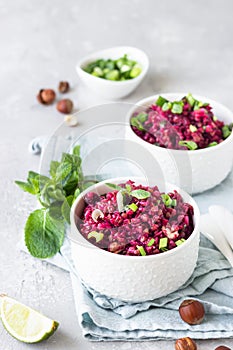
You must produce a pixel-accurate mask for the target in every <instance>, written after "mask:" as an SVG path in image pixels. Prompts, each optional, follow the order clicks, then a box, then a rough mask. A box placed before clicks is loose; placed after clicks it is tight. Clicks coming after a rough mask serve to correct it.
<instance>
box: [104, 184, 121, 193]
mask: <svg viewBox="0 0 233 350" xmlns="http://www.w3.org/2000/svg"><path fill="white" fill-rule="evenodd" d="M105 185H106V186H108V187H110V188H112V189H113V190H118V191H121V190H122V187H121V186H118V185H115V184H111V183H108V182H106V184H105Z"/></svg>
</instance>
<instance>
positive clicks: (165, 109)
mask: <svg viewBox="0 0 233 350" xmlns="http://www.w3.org/2000/svg"><path fill="white" fill-rule="evenodd" d="M171 107H172V103H171V102H165V103H164V104H163V106H162V110H163V111H164V112H166V111H168V110H169V109H171Z"/></svg>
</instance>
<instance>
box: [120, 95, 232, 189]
mask: <svg viewBox="0 0 233 350" xmlns="http://www.w3.org/2000/svg"><path fill="white" fill-rule="evenodd" d="M159 95H161V96H163V97H165V98H166V99H168V100H171V101H174V100H180V99H181V98H182V97H184V96H185V95H187V94H186V93H161V94H159ZM159 95H154V96H150V97H148V98H145V99H143V100H141V101H139V102H137V103H136V104H135V106H134V107H133V108H131V109H130V111H129V112H128V114H127V116H126V122H127V128H126V130H127V131H126V139H127V140H131V141H133V142H136V143H137V144H140V145H141V146H143V147H144V148H145V150H146V151H148V152H150V154H151V155H152V156H153V157H154V159H155V161H156V164H157V166H158V163H159V166H160V168H161V170H162V173H163V175H164V181H166V182H170V183H174V184H175V185H177V186H178V187H181V188H183V189H184V190H185V191H187V192H188V193H190V194H195V193H201V192H203V191H206V190H208V189H210V188H212V187H214V186H216V185H218V184H219V183H221V182H222V181H223V180H224V179H225V178H226V176H227V175H228V174H229V172H230V170H231V168H232V163H233V133H231V135H230V136H229V137H228V138H227V139H226V140H224V141H223V142H222V143H220V144H219V145H217V146H214V147H209V148H205V149H199V150H195V151H190V150H188V151H185V150H171V149H166V148H163V147H158V146H155V145H152V144H149V143H148V142H146V141H144V140H142V139H141V138H140V137H138V136H137V135H136V134H135V133H134V132H133V130H132V129H131V127H130V126H129V125H130V118H131V116H132V115H133V114H134V113H135V112H137V111H142V110H145V109H146V108H147V107H149V106H150V105H151V104H153V103H154V102H155V101H156V100H157V98H158V96H159ZM194 97H195V98H196V99H198V100H200V101H203V102H209V103H210V105H211V106H212V107H213V113H214V115H216V116H217V117H218V119H219V120H222V121H224V122H225V123H226V124H229V123H232V122H233V113H232V111H230V110H229V109H228V108H226V107H225V106H223V105H222V104H221V103H219V102H216V101H214V100H211V99H209V98H207V97H204V96H198V95H194ZM126 154H127V149H126ZM152 166H153V165H152V164H151V167H152Z"/></svg>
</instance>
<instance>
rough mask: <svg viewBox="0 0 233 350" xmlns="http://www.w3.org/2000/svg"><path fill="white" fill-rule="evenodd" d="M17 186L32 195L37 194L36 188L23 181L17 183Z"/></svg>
mask: <svg viewBox="0 0 233 350" xmlns="http://www.w3.org/2000/svg"><path fill="white" fill-rule="evenodd" d="M15 183H16V185H18V186H19V187H20V188H21V190H23V191H25V192H28V193H30V194H33V195H35V194H37V191H36V190H35V188H34V186H33V185H32V184H30V183H28V182H23V181H15Z"/></svg>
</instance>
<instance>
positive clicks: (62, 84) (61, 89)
mask: <svg viewBox="0 0 233 350" xmlns="http://www.w3.org/2000/svg"><path fill="white" fill-rule="evenodd" d="M69 89H70V84H69V83H68V81H60V83H59V85H58V91H59V92H61V93H62V94H65V93H66V92H68V91H69Z"/></svg>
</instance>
